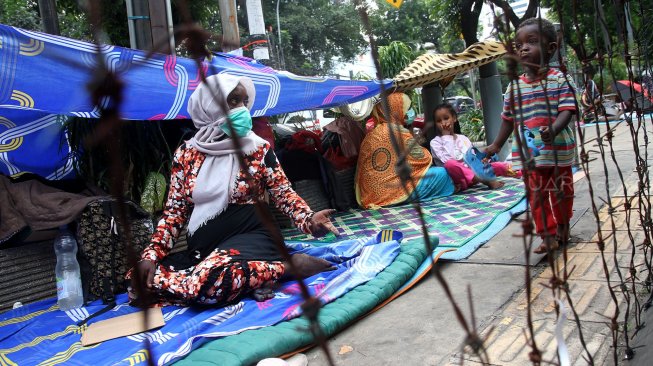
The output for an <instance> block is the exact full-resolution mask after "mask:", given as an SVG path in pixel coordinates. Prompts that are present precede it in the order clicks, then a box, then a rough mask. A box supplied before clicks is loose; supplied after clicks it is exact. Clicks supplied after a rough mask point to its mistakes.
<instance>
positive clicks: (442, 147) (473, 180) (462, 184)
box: [431, 103, 511, 192]
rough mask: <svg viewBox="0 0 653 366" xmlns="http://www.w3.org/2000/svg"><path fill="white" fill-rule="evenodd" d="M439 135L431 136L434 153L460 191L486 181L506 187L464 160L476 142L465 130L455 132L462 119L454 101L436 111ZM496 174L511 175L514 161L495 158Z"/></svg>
mask: <svg viewBox="0 0 653 366" xmlns="http://www.w3.org/2000/svg"><path fill="white" fill-rule="evenodd" d="M434 119H435V129H436V133H437V136H436V137H435V138H433V140H431V153H432V154H433V157H434V158H437V159H439V160H440V161H441V162H442V163H443V164H444V168H445V169H446V170H447V173H449V176H451V179H452V180H453V184H454V185H455V187H456V191H457V192H458V191H464V190H466V189H467V188H469V187H471V186H473V185H475V184H477V183H479V182H480V183H483V184H485V185H487V186H488V187H490V188H491V189H497V188H501V187H503V182H501V181H499V180H496V179H482V178H480V177H479V176H478V175H477V174H475V173H474V171H473V170H472V169H471V168H470V167H469V166H468V165H467V164H465V162H464V161H463V157H464V156H465V153H467V150H469V149H470V148H472V142H471V141H469V139H468V138H467V137H466V136H465V135H462V134H458V133H455V132H454V126H455V124H456V123H458V114H457V113H456V111H455V109H454V108H453V107H452V106H451V105H450V104H446V103H444V104H440V105H439V106H437V107H436V108H435V111H434ZM490 164H492V169H493V170H494V174H495V175H496V176H498V177H501V176H508V175H511V172H510V165H509V164H508V163H505V162H491V163H490Z"/></svg>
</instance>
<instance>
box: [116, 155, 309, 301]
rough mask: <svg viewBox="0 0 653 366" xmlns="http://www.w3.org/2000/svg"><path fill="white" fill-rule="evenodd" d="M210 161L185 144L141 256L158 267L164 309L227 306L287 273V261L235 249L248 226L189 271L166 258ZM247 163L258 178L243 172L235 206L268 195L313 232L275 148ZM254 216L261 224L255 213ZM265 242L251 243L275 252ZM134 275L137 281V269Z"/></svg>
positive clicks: (132, 295) (156, 280)
mask: <svg viewBox="0 0 653 366" xmlns="http://www.w3.org/2000/svg"><path fill="white" fill-rule="evenodd" d="M205 158H206V155H205V154H204V153H202V152H200V151H198V150H197V149H195V148H193V147H191V146H188V145H187V144H185V143H184V144H182V145H181V146H180V147H179V148H178V149H177V151H176V152H175V155H174V160H173V164H172V169H171V179H170V191H169V193H168V199H167V201H166V205H165V210H164V211H163V216H162V218H161V220H160V221H159V223H158V225H157V228H156V230H155V232H154V235H153V236H152V240H151V243H150V245H149V246H148V247H147V248H145V250H144V251H143V253H142V255H141V259H142V260H150V261H153V262H155V263H156V266H155V275H154V284H153V286H154V289H155V290H156V293H157V295H158V298H157V299H156V300H157V301H156V303H157V304H159V305H166V304H181V305H189V304H193V303H199V304H217V305H220V304H227V303H229V302H232V301H235V300H236V299H238V298H239V297H241V296H243V295H246V294H247V293H248V292H249V291H251V290H253V289H256V288H259V287H262V286H264V285H266V284H268V283H271V282H274V281H276V280H278V279H279V278H280V277H281V276H282V275H283V273H284V270H285V268H284V265H283V264H282V262H281V261H279V260H269V258H270V257H269V255H267V260H257V259H253V258H255V257H253V255H252V254H250V255H249V256H243V255H241V253H240V251H239V250H238V249H234V248H231V247H230V245H231V244H229V243H230V242H231V241H230V240H232V239H233V238H234V237H236V238H237V237H238V235H247V234H248V233H247V232H246V231H248V229H247V227H246V228H245V229H244V230H243V228H242V227H241V228H238V227H235V228H233V230H231V228H227V229H228V230H231V231H233V233H231V234H226V236H224V237H225V238H228V239H227V240H221V239H220V240H219V241H222V243H217V244H215V245H214V246H215V248H214V249H212V250H209V251H208V254H207V255H202V256H201V258H197V261H196V263H193V264H192V265H190V266H188V267H187V268H183V269H175V266H174V265H171V264H170V263H166V257H167V256H168V254H169V253H170V251H171V249H172V248H173V245H174V243H175V241H176V240H177V238H178V236H179V234H180V233H181V231H182V229H183V228H184V226H185V225H186V224H187V221H188V219H189V218H190V213H191V212H192V209H193V198H192V196H193V189H194V188H195V182H196V180H197V175H198V173H199V171H200V168H201V166H202V163H203V162H204V159H205ZM244 159H245V162H246V164H247V167H248V170H249V174H250V175H251V177H252V178H253V179H252V180H251V181H249V182H248V181H247V179H246V177H247V176H246V174H245V172H244V171H242V170H241V171H240V173H239V175H238V178H237V182H236V185H235V189H234V191H233V192H231V196H230V198H229V208H231V207H236V208H238V207H245V208H247V205H250V206H251V205H253V204H254V203H255V201H256V199H257V198H258V199H262V198H263V196H264V193H265V191H267V192H268V193H269V195H270V198H271V199H272V201H273V202H274V203H275V206H276V207H277V208H278V209H279V210H280V211H281V212H283V213H285V214H286V215H288V216H289V217H290V218H291V219H292V221H294V223H295V225H296V226H297V227H298V228H299V229H300V230H301V231H303V232H304V233H310V231H309V223H310V220H311V218H312V216H313V214H314V213H313V211H312V210H311V209H310V207H308V205H307V204H306V202H305V201H304V200H303V199H302V198H301V197H299V195H297V193H296V192H295V191H294V190H293V189H292V187H291V185H290V182H289V181H288V179H287V178H286V175H285V174H284V172H283V170H282V169H281V165H280V164H279V162H278V160H277V158H276V156H275V155H274V152H273V151H272V150H270V145H269V143H267V142H266V143H265V144H263V145H261V146H260V147H259V149H258V150H256V151H254V152H253V153H252V154H249V155H245V156H244ZM250 182H255V184H250ZM225 184H227V183H226V182H225ZM229 213H230V210H229V209H227V210H226V211H225V212H223V213H222V214H220V215H218V217H217V218H216V220H220V219H221V218H224V217H225V216H228V215H229ZM249 217H253V218H254V220H256V218H255V217H256V216H255V215H249ZM232 221H233V220H232ZM243 225H247V224H245V223H244V224H243ZM225 226H227V227H228V226H238V225H224V223H218V224H216V226H215V228H216V229H219V228H224V227H225ZM257 227H258V226H257ZM234 230H235V231H234ZM238 230H240V231H238ZM257 230H258V231H260V229H257ZM198 231H199V230H198ZM243 231H245V233H243ZM196 233H197V232H196ZM194 236H195V235H194ZM262 239H263V240H262V242H252V244H251V245H262V246H268V252H269V245H270V243H271V241H270V242H268V241H266V240H264V239H265V237H263V238H262ZM236 241H237V240H236ZM255 241H256V240H255ZM241 242H242V240H241ZM189 247H190V238H189ZM254 252H256V250H255V251H254ZM195 255H197V256H199V251H196V252H195ZM263 257H266V256H265V255H264V256H263ZM279 258H280V257H279ZM162 262H163V263H162ZM168 262H169V261H168ZM128 277H129V278H131V277H132V271H130V273H129V274H128ZM129 295H130V299H131V300H134V299H135V298H136V294H135V292H134V290H133V289H132V288H131V287H130V288H129Z"/></svg>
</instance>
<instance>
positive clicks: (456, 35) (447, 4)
mask: <svg viewBox="0 0 653 366" xmlns="http://www.w3.org/2000/svg"><path fill="white" fill-rule="evenodd" d="M467 2H469V1H467ZM465 3H466V2H463V1H458V0H428V4H429V8H430V15H431V17H433V18H435V19H440V22H441V29H442V31H443V32H442V34H441V35H440V37H441V39H442V40H441V41H445V42H448V43H450V44H455V43H456V41H457V40H459V39H460V34H461V32H462V29H461V17H460V15H461V11H462V9H463V6H464V5H465Z"/></svg>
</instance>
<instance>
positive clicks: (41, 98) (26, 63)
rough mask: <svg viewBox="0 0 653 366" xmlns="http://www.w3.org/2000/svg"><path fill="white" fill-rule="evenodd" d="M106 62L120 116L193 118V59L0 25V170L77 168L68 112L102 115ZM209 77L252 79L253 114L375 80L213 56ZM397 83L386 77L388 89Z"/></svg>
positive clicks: (326, 100)
mask: <svg viewBox="0 0 653 366" xmlns="http://www.w3.org/2000/svg"><path fill="white" fill-rule="evenodd" d="M99 60H102V61H103V62H104V63H105V64H106V65H107V68H108V69H109V70H111V71H113V72H115V73H116V74H117V75H118V76H119V77H120V79H121V80H122V81H123V82H124V85H125V88H124V92H123V102H122V104H121V106H120V114H121V117H122V118H125V119H132V120H161V119H184V118H189V117H188V112H187V111H186V103H187V101H188V97H189V96H190V95H191V94H192V92H193V90H195V88H196V87H197V85H198V84H199V83H200V73H199V69H198V67H197V64H196V62H195V61H194V60H190V59H185V58H181V57H176V56H172V55H161V54H155V55H153V56H151V57H149V58H148V57H147V54H146V52H143V51H138V50H132V49H129V48H122V47H116V46H107V45H102V46H98V45H95V44H93V43H88V42H82V41H77V40H73V39H69V38H64V37H59V36H53V35H50V34H44V33H39V32H33V31H27V30H23V29H19V28H14V27H10V26H6V25H2V24H0V172H1V173H4V174H7V175H11V176H13V175H18V174H21V173H25V172H31V173H36V174H38V175H41V176H43V177H46V178H47V179H61V178H64V177H66V176H67V175H69V174H70V173H71V172H72V162H71V161H70V158H69V152H70V147H69V145H68V142H67V141H66V138H65V131H64V130H63V122H64V121H65V120H66V118H65V117H64V116H77V117H85V118H98V117H99V110H100V109H99V108H98V107H97V106H95V105H93V103H92V101H91V97H90V95H89V91H88V85H89V83H90V82H91V81H92V80H93V77H94V73H95V71H96V70H97V69H98V62H99ZM201 67H202V69H203V70H204V71H205V73H206V75H213V74H220V73H228V74H232V75H242V76H248V77H250V78H251V79H252V80H253V81H254V84H255V86H256V98H255V102H254V106H253V108H252V115H253V116H254V117H257V116H269V115H275V114H280V113H286V112H292V111H299V110H304V109H322V108H328V107H334V106H338V105H342V104H347V103H352V102H356V101H359V100H363V99H367V98H370V97H372V96H374V95H376V94H378V93H379V92H380V90H381V83H380V82H377V81H350V80H334V79H327V78H319V77H304V76H298V75H294V74H292V73H289V72H285V71H277V70H274V69H272V68H270V67H267V66H265V65H262V64H259V63H257V62H256V61H254V60H251V59H248V58H243V57H238V56H232V55H227V54H216V55H215V57H213V58H212V59H211V60H210V61H205V62H203V63H202V64H201ZM391 84H392V81H390V80H386V81H383V85H384V86H385V87H386V88H389V87H390V86H391Z"/></svg>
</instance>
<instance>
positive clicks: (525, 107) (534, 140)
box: [501, 69, 577, 170]
mask: <svg viewBox="0 0 653 366" xmlns="http://www.w3.org/2000/svg"><path fill="white" fill-rule="evenodd" d="M574 90H575V87H574V85H573V81H571V79H569V80H567V79H566V78H565V75H564V74H563V73H562V72H560V71H559V70H557V69H550V70H549V72H548V74H547V75H546V78H545V79H536V80H528V79H527V78H526V76H525V75H522V76H521V77H520V78H519V80H517V81H513V82H511V83H510V85H508V89H507V91H506V94H505V95H504V100H503V114H502V115H501V118H503V119H504V120H506V121H509V122H511V123H512V124H513V125H514V132H518V131H519V132H521V140H522V145H524V151H523V152H524V157H525V158H526V159H528V158H530V157H534V160H535V166H536V167H553V166H555V165H556V158H557V162H558V166H571V165H572V164H573V163H574V147H575V142H574V134H573V131H572V130H571V127H570V126H569V125H567V126H566V127H565V128H564V129H563V130H562V131H560V132H559V133H558V134H557V135H556V137H555V139H554V141H553V144H552V145H545V144H544V143H543V142H542V138H541V136H540V127H546V126H549V121H550V122H551V123H553V122H555V120H556V118H557V117H558V114H559V113H560V112H562V111H572V113H574V114H577V113H576V96H575V93H574ZM520 96H521V98H520ZM520 99H521V107H520V103H519V100H520ZM512 164H513V169H515V170H518V169H521V168H522V161H521V157H520V152H519V145H518V143H517V139H516V138H514V137H513V142H512Z"/></svg>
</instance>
